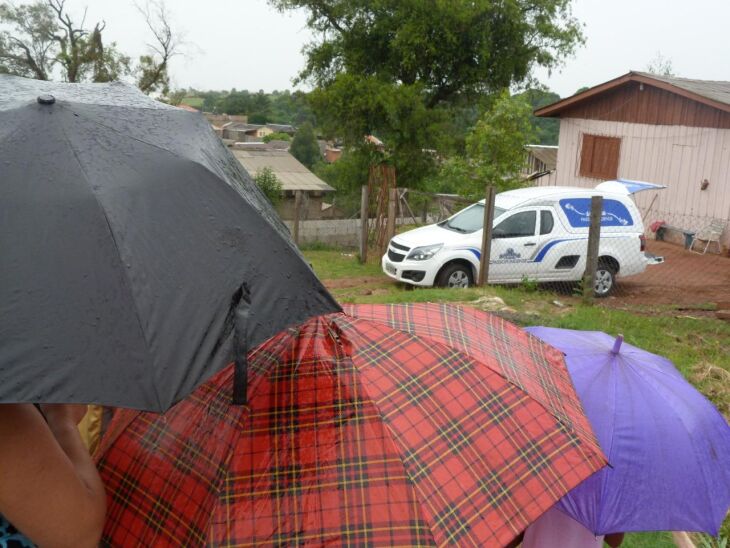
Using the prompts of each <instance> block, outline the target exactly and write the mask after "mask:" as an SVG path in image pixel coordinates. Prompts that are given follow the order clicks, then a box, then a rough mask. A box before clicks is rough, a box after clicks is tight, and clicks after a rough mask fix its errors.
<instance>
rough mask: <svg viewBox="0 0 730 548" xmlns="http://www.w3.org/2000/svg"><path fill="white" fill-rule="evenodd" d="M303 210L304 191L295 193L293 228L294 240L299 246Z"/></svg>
mask: <svg viewBox="0 0 730 548" xmlns="http://www.w3.org/2000/svg"><path fill="white" fill-rule="evenodd" d="M301 209H302V191H301V190H295V191H294V223H293V227H292V238H294V243H295V244H297V245H299V218H300V217H301Z"/></svg>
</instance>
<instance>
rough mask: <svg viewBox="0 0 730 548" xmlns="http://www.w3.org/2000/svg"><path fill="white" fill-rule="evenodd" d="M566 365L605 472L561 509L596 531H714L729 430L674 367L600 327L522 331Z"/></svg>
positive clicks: (729, 468)
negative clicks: (605, 458) (605, 461)
mask: <svg viewBox="0 0 730 548" xmlns="http://www.w3.org/2000/svg"><path fill="white" fill-rule="evenodd" d="M527 331H528V332H529V333H532V334H533V335H535V336H536V337H538V338H540V339H541V340H543V341H544V342H546V343H548V344H550V345H552V346H554V347H555V348H557V349H559V350H561V351H562V352H564V353H565V361H566V363H567V365H568V370H569V371H570V375H571V377H572V379H573V383H574V384H575V388H576V390H577V392H578V396H579V397H580V399H581V402H582V403H583V407H584V408H585V412H586V415H587V416H588V419H589V420H590V422H591V425H592V426H593V430H594V431H595V433H596V436H597V437H598V441H599V442H600V444H601V447H602V448H603V451H604V452H605V454H606V455H607V456H608V460H609V466H608V467H606V468H604V469H602V470H600V471H599V472H596V473H595V474H594V475H592V476H591V477H590V478H588V479H587V480H585V481H584V482H583V483H581V484H580V485H578V487H576V488H574V489H573V490H572V491H571V492H570V493H568V494H567V495H565V496H564V497H563V498H562V499H561V500H560V502H559V503H558V505H559V507H560V509H562V510H563V511H564V512H566V513H567V514H568V515H569V516H571V517H573V518H574V519H576V520H577V521H579V522H580V523H582V524H583V525H585V526H586V527H587V528H588V529H590V530H591V531H593V532H594V533H595V534H597V535H602V534H607V533H618V532H629V531H702V532H706V533H709V534H712V535H717V533H718V531H719V528H720V525H721V523H722V520H723V519H724V518H725V515H726V513H727V511H728V507H729V506H730V426H728V423H727V421H726V420H725V419H724V418H723V416H722V415H721V414H720V413H719V412H718V411H717V409H715V407H714V406H713V405H712V404H711V403H710V402H709V401H708V400H707V399H706V398H705V397H704V396H702V394H700V393H699V392H698V391H697V390H695V388H693V387H692V386H691V385H690V384H689V383H688V382H687V381H686V380H685V379H684V377H683V376H682V375H681V373H679V371H677V370H676V369H675V368H674V366H673V365H672V363H671V362H670V361H669V360H667V359H665V358H663V357H661V356H657V355H656V354H652V353H650V352H647V351H645V350H642V349H640V348H637V347H635V346H631V345H630V344H625V343H624V344H622V341H623V339H622V337H619V338H618V339H617V338H614V337H612V336H610V335H607V334H606V333H601V332H598V331H574V330H569V329H556V328H549V327H528V328H527Z"/></svg>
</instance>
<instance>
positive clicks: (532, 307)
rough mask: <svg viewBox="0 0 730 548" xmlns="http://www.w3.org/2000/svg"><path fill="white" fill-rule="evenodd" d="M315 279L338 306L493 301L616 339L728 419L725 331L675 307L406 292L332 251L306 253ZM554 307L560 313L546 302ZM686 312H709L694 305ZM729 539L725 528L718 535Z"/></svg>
mask: <svg viewBox="0 0 730 548" xmlns="http://www.w3.org/2000/svg"><path fill="white" fill-rule="evenodd" d="M304 255H305V257H307V259H308V260H309V261H310V262H311V263H312V266H313V268H314V270H315V272H316V273H317V275H318V276H319V277H320V278H321V279H322V280H325V283H326V284H327V285H328V286H329V287H330V291H331V293H332V294H333V296H334V297H335V298H336V299H337V300H338V301H339V302H341V303H405V302H459V303H464V304H470V303H473V302H474V301H476V300H477V299H479V298H481V297H488V296H498V297H500V298H501V299H503V300H504V302H505V304H506V306H508V307H509V309H508V310H506V311H505V310H503V311H500V312H497V313H499V314H500V315H502V316H503V317H506V318H507V319H509V320H511V321H513V322H515V323H517V324H519V325H522V326H526V325H546V326H552V327H562V328H568V329H584V330H596V331H604V332H606V333H609V334H611V335H618V334H619V333H620V334H623V335H624V338H625V340H626V342H628V343H630V344H633V345H635V346H638V347H640V348H643V349H645V350H648V351H649V352H653V353H656V354H660V355H662V356H664V357H666V358H668V359H669V360H671V361H672V362H673V363H674V365H675V366H676V367H677V369H679V370H680V371H681V372H682V374H684V375H685V377H687V378H688V380H689V381H690V382H692V383H693V384H694V385H695V386H696V387H697V388H698V390H700V391H701V392H702V393H704V394H705V395H706V396H707V397H708V398H709V399H710V400H711V401H712V402H713V403H714V404H715V405H716V406H717V407H718V408H719V409H720V411H721V412H722V413H724V415H725V417H726V418H730V352H728V341H730V323H728V322H723V321H720V320H716V319H714V318H712V317H705V316H701V315H700V316H696V317H693V316H692V313H691V312H690V313H687V312H686V311H684V310H681V309H678V308H677V307H675V306H654V307H652V306H633V305H632V304H631V303H630V302H629V303H626V304H624V305H621V306H620V308H616V307H609V306H607V305H606V303H605V302H602V301H598V302H597V303H596V304H594V305H585V304H583V303H582V302H581V300H580V299H578V298H577V297H573V296H570V295H565V294H556V293H552V292H550V291H545V290H539V291H534V288H531V287H525V286H516V287H504V286H490V287H487V288H470V289H438V288H415V289H407V288H405V287H403V286H402V285H399V284H396V283H394V282H393V281H392V280H390V279H389V278H388V277H387V276H385V275H384V274H383V273H382V272H381V269H380V264H379V261H375V260H373V261H372V262H369V263H368V264H365V265H361V264H360V263H359V261H358V256H357V253H356V252H354V251H352V252H347V251H338V250H332V249H316V250H305V251H304ZM555 300H559V301H560V302H562V303H564V305H565V306H564V307H558V306H556V305H554V304H553V301H555ZM693 310H697V311H703V310H712V306H710V305H706V304H702V303H700V304H698V305H697V306H696V307H693ZM728 531H730V518H729V519H726V520H725V524H724V526H723V534H727V532H728ZM622 546H625V547H628V548H663V547H671V546H674V543H673V541H672V536H671V534H670V533H634V534H628V535H626V539H625V541H624V544H623V545H622Z"/></svg>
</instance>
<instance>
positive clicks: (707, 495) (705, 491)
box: [631, 366, 719, 535]
mask: <svg viewBox="0 0 730 548" xmlns="http://www.w3.org/2000/svg"><path fill="white" fill-rule="evenodd" d="M631 369H632V370H634V371H636V372H637V374H639V375H640V376H642V377H644V379H645V380H646V381H647V382H646V385H647V386H648V387H649V388H650V389H651V390H652V391H653V392H654V393H656V394H657V395H658V396H660V398H661V399H662V400H664V399H665V398H664V397H663V395H662V393H661V392H660V391H659V390H657V388H656V386H654V383H653V382H651V380H652V379H651V377H649V376H647V375H644V374H643V372H642V371H641V369H640V368H637V367H633V366H632V367H631ZM672 379H674V377H672ZM683 382H687V381H683ZM667 408H668V410H669V411H670V412H671V413H672V414H673V415H674V416H675V417H677V418H678V419H679V423H680V424H681V425H682V428H684V430H685V432H687V435H688V437H689V438H690V439H692V435H691V434H692V433H691V431H690V430H689V428H687V425H686V424H685V422H684V420H682V416H681V415H680V414H679V413H677V412H676V411H675V409H674V406H671V405H668V406H667ZM693 454H694V456H695V461H696V462H698V460H699V459H697V457H698V455H697V453H696V452H695V451H694V450H693ZM700 470H701V471H702V480H703V481H704V483H705V488H704V489H702V493H703V495H704V496H705V498H706V500H707V501H708V506H709V507H710V508H713V509H714V507H715V505H714V504H713V501H712V499H711V498H710V484H709V482H708V481H707V477H706V475H705V468H704V466H700ZM713 517H714V516H713ZM713 521H714V520H713ZM718 531H719V530H718V529H717V528H716V530H715V532H714V534H715V535H717V533H718Z"/></svg>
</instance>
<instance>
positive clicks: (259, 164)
mask: <svg viewBox="0 0 730 548" xmlns="http://www.w3.org/2000/svg"><path fill="white" fill-rule="evenodd" d="M231 152H232V153H233V155H234V156H235V157H236V159H237V160H238V161H239V162H240V163H241V165H242V166H243V168H244V169H245V170H246V171H247V172H248V173H249V175H251V176H252V177H254V176H255V175H256V174H257V173H258V172H259V171H260V170H262V169H263V168H265V167H269V168H271V170H272V171H273V172H274V174H275V175H276V176H277V178H278V179H279V181H281V186H282V188H283V190H305V191H316V192H333V191H334V190H335V189H334V188H332V187H331V186H330V185H328V184H327V183H325V182H324V181H323V180H322V179H320V178H319V177H317V176H316V175H315V174H314V173H312V172H311V171H309V170H308V169H307V168H306V167H305V166H304V164H302V163H301V162H299V160H297V159H296V158H294V156H292V155H291V154H289V153H288V152H287V151H286V150H270V149H268V150H267V149H259V148H253V147H252V148H248V149H245V150H242V149H237V148H232V149H231Z"/></svg>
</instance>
